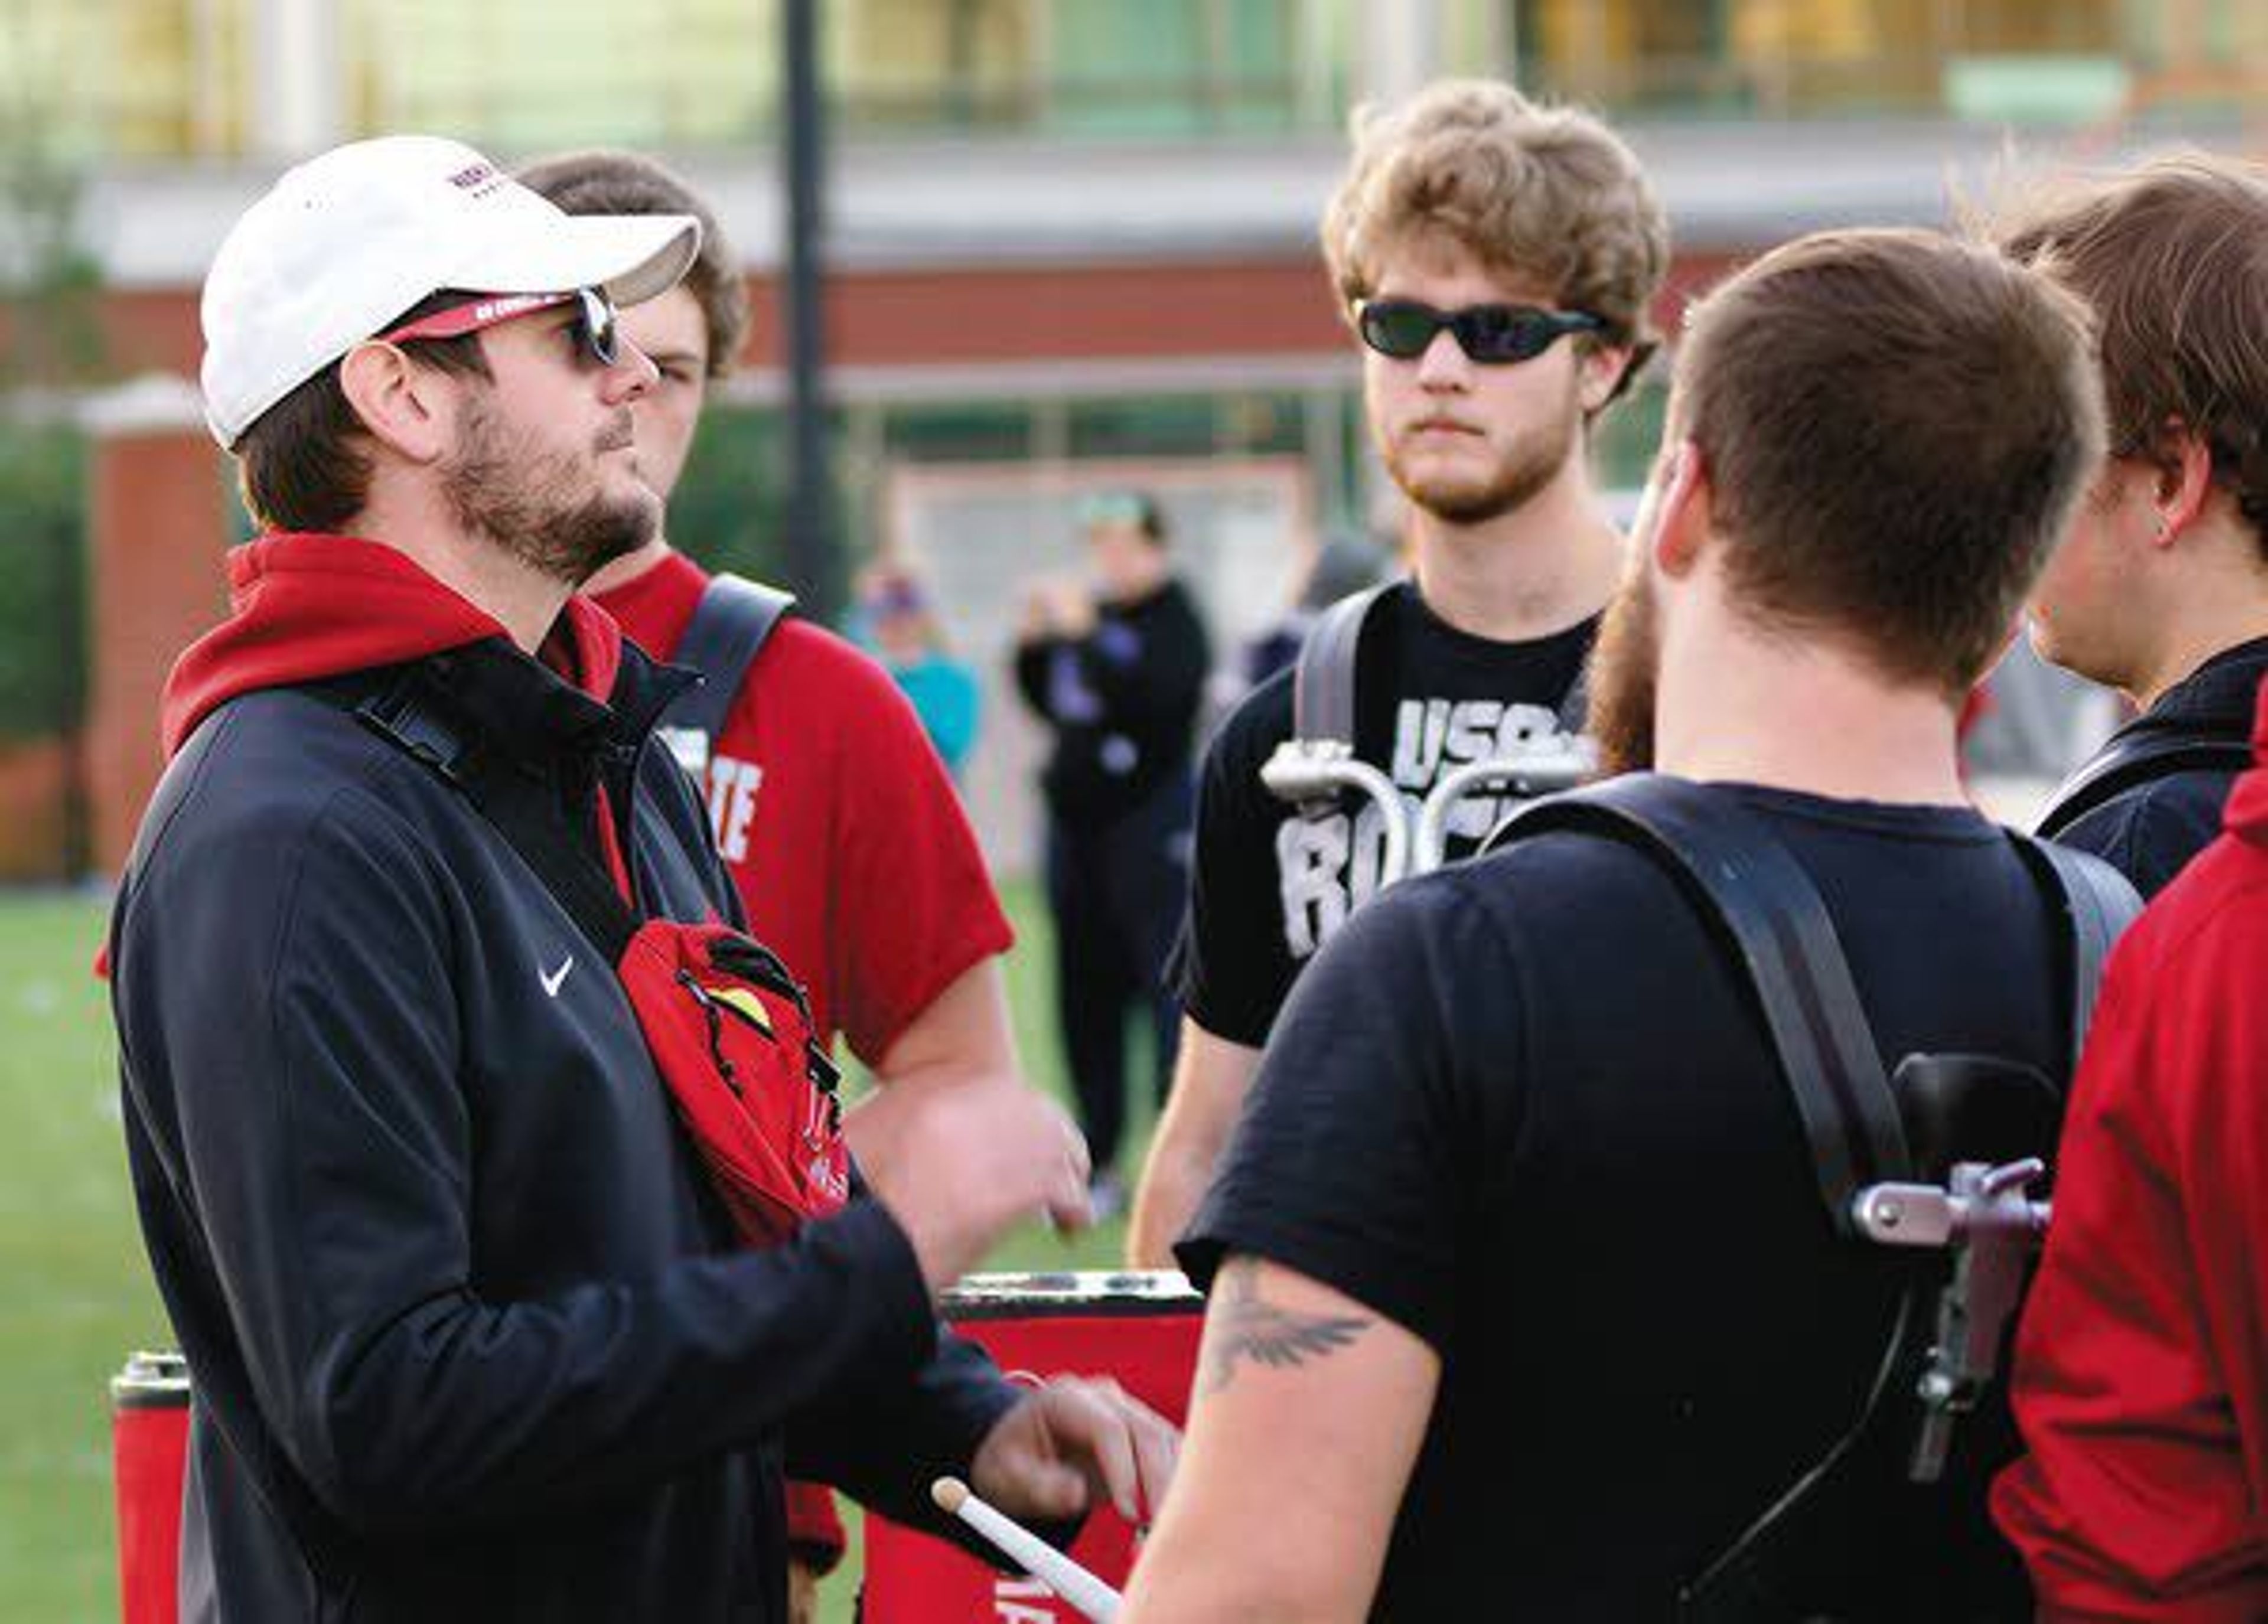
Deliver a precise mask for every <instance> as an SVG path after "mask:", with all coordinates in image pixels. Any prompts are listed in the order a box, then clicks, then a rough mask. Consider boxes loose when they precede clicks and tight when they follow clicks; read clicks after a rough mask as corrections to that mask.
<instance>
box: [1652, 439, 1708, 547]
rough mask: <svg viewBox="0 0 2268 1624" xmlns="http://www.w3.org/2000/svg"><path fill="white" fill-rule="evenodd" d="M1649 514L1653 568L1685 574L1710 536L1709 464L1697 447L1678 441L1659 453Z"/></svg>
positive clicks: (1687, 441) (1689, 442)
mask: <svg viewBox="0 0 2268 1624" xmlns="http://www.w3.org/2000/svg"><path fill="white" fill-rule="evenodd" d="M1662 455H1663V466H1662V469H1661V474H1660V475H1659V476H1658V477H1659V489H1658V492H1657V494H1656V497H1655V503H1654V515H1653V538H1652V545H1653V562H1654V567H1655V568H1657V569H1658V570H1661V572H1662V574H1664V575H1666V576H1668V577H1671V578H1672V579H1678V578H1681V577H1683V576H1685V575H1686V574H1687V573H1688V572H1689V571H1690V570H1692V568H1693V565H1694V562H1695V561H1697V559H1698V558H1699V557H1700V556H1701V551H1702V548H1703V547H1705V546H1706V545H1707V543H1708V540H1709V536H1710V524H1711V518H1710V511H1711V491H1710V486H1709V465H1708V461H1707V459H1705V458H1704V457H1703V456H1702V454H1701V448H1700V447H1699V446H1698V445H1695V444H1694V443H1693V442H1692V441H1691V440H1690V439H1686V440H1680V441H1678V442H1677V444H1676V445H1673V446H1671V447H1670V448H1669V449H1668V451H1666V452H1663V454H1662Z"/></svg>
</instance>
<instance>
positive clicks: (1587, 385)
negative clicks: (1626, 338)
mask: <svg viewBox="0 0 2268 1624" xmlns="http://www.w3.org/2000/svg"><path fill="white" fill-rule="evenodd" d="M1644 359H1645V357H1644V356H1640V355H1639V354H1638V351H1637V350H1635V349H1631V347H1630V346H1629V345H1627V344H1621V345H1606V344H1599V345H1594V346H1590V347H1587V348H1586V349H1584V350H1583V351H1582V362H1581V365H1580V370H1579V371H1578V372H1577V373H1576V378H1575V393H1576V399H1577V400H1578V401H1579V402H1580V404H1581V406H1582V408H1583V415H1584V416H1586V417H1589V416H1591V415H1593V414H1594V413H1596V412H1600V411H1603V410H1604V409H1605V408H1606V404H1607V402H1608V401H1609V400H1613V399H1614V398H1615V392H1616V390H1618V389H1620V388H1621V387H1622V384H1623V378H1624V375H1625V374H1627V373H1629V372H1631V371H1633V370H1635V369H1636V368H1637V367H1638V366H1639V365H1640V364H1642V363H1643V361H1644Z"/></svg>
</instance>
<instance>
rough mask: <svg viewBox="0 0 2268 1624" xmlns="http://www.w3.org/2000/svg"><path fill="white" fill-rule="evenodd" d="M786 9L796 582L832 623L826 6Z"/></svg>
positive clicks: (790, 555) (802, 4)
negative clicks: (822, 71) (822, 60)
mask: <svg viewBox="0 0 2268 1624" xmlns="http://www.w3.org/2000/svg"><path fill="white" fill-rule="evenodd" d="M781 9H782V11H783V13H784V21H785V23H786V40H785V50H784V53H783V58H784V68H785V72H786V85H785V86H784V90H785V94H784V97H783V110H784V114H785V116H784V119H783V121H782V128H783V132H784V137H785V139H784V143H783V147H784V152H785V156H786V158H787V233H786V234H787V278H786V282H785V284H784V287H783V288H782V290H781V293H782V303H783V305H784V315H785V318H786V325H787V371H788V478H789V481H790V484H789V490H788V523H787V560H788V574H789V577H790V583H791V584H792V586H793V587H794V588H795V590H796V592H798V593H799V595H800V596H801V597H802V599H803V602H804V607H805V611H806V614H809V615H810V617H811V618H812V619H814V620H815V621H832V620H833V619H834V618H835V614H836V609H837V608H838V607H839V606H840V605H841V602H842V599H841V593H840V583H839V582H838V581H837V579H836V574H837V572H836V547H835V516H834V500H833V498H834V485H833V478H832V474H831V473H830V470H829V469H828V455H827V400H826V396H825V389H824V384H825V373H826V365H827V359H826V333H825V324H824V316H825V311H824V309H823V307H822V302H823V298H824V289H823V283H824V280H825V279H824V276H823V274H822V267H821V243H822V233H823V231H824V221H823V217H822V209H821V202H822V198H821V191H822V185H823V179H824V177H823V167H822V166H823V164H824V161H825V158H826V152H827V127H826V117H825V108H824V105H823V103H822V101H821V94H820V77H819V4H818V0H785V3H784V5H783V6H782V8H781Z"/></svg>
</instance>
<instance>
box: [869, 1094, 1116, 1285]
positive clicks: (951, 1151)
mask: <svg viewBox="0 0 2268 1624" xmlns="http://www.w3.org/2000/svg"><path fill="white" fill-rule="evenodd" d="M927 1096H928V1097H927V1098H925V1099H922V1100H921V1101H920V1102H919V1103H918V1104H917V1105H914V1106H912V1107H911V1108H910V1109H908V1110H906V1111H905V1112H904V1113H903V1114H902V1117H901V1118H900V1120H899V1121H895V1122H893V1123H891V1124H890V1125H889V1126H890V1132H889V1135H888V1140H889V1144H888V1148H887V1152H886V1154H885V1156H884V1159H883V1160H882V1161H880V1163H878V1164H877V1165H874V1166H872V1167H866V1166H864V1165H863V1164H862V1166H861V1171H862V1172H864V1173H865V1178H866V1182H867V1185H868V1187H870V1188H871V1189H872V1190H873V1193H874V1194H875V1197H876V1198H877V1199H878V1200H880V1201H881V1203H882V1204H883V1205H884V1206H885V1207H887V1208H888V1209H890V1215H891V1216H893V1217H895V1219H897V1221H898V1224H899V1227H900V1228H902V1229H903V1230H904V1231H905V1232H906V1238H908V1239H909V1241H911V1242H912V1243H913V1248H914V1255H915V1257H916V1258H917V1260H918V1261H919V1262H920V1264H921V1271H922V1278H923V1280H924V1282H927V1284H928V1286H929V1289H930V1291H931V1293H932V1295H934V1294H935V1293H937V1292H939V1291H941V1290H944V1289H945V1288H946V1287H947V1286H949V1285H951V1284H952V1283H953V1282H954V1281H956V1280H958V1279H960V1278H961V1275H963V1274H964V1273H966V1272H967V1271H968V1269H969V1268H972V1267H974V1266H975V1265H976V1263H977V1261H978V1260H981V1259H982V1258H983V1255H984V1254H985V1253H987V1252H989V1251H990V1250H991V1247H992V1243H993V1242H994V1241H996V1240H998V1238H1000V1237H1001V1235H1002V1234H1004V1233H1005V1231H1007V1230H1008V1229H1009V1228H1010V1227H1011V1226H1012V1225H1013V1224H1018V1223H1020V1222H1021V1221H1023V1220H1024V1219H1027V1218H1030V1217H1034V1216H1038V1215H1040V1214H1041V1213H1042V1212H1044V1213H1045V1214H1046V1215H1047V1216H1049V1217H1050V1218H1052V1219H1054V1220H1055V1222H1056V1223H1057V1224H1059V1225H1065V1226H1076V1225H1079V1224H1085V1223H1086V1222H1087V1221H1088V1218H1089V1212H1088V1208H1087V1199H1086V1175H1087V1169H1088V1162H1087V1154H1086V1139H1085V1138H1084V1137H1083V1136H1082V1135H1080V1133H1079V1129H1078V1128H1075V1127H1073V1126H1072V1125H1071V1119H1070V1118H1069V1117H1067V1116H1065V1115H1064V1112H1063V1108H1062V1107H1061V1106H1057V1104H1056V1103H1055V1102H1054V1101H1053V1100H1051V1099H1048V1098H1047V1097H1046V1096H1045V1095H1043V1094H1040V1093H1037V1092H1035V1091H1033V1090H1031V1089H1029V1088H1027V1087H1026V1086H1025V1085H1024V1084H1022V1083H1021V1082H1020V1081H1019V1080H1018V1079H1017V1078H1015V1077H1013V1075H1010V1076H1002V1077H990V1078H984V1079H981V1080H976V1081H970V1082H965V1083H961V1084H956V1085H954V1086H953V1087H949V1088H939V1089H933V1090H930V1091H927ZM869 1138H870V1143H871V1142H872V1136H871V1135H870V1136H869Z"/></svg>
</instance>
